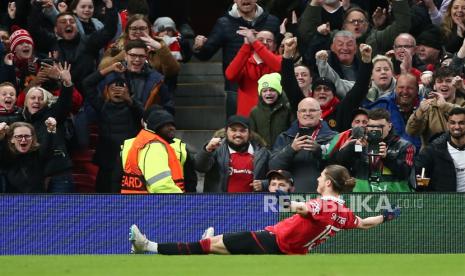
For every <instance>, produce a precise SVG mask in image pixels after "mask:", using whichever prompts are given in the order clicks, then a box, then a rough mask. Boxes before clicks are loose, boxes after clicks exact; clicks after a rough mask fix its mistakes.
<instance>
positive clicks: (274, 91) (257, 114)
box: [250, 73, 293, 148]
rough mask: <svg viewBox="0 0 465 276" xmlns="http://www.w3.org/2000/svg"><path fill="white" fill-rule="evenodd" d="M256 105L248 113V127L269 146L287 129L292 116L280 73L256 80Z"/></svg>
mask: <svg viewBox="0 0 465 276" xmlns="http://www.w3.org/2000/svg"><path fill="white" fill-rule="evenodd" d="M258 95H259V102H258V105H257V106H255V107H254V108H253V109H252V112H251V113H250V128H251V129H252V130H253V131H255V132H257V133H258V134H260V136H261V137H262V138H263V139H265V141H266V143H267V147H268V148H271V147H272V146H273V144H274V141H275V140H276V137H278V135H279V134H280V133H281V132H283V131H285V130H287V129H288V128H289V126H290V124H291V122H292V119H293V116H292V113H291V110H290V107H289V103H288V102H287V99H286V98H285V97H284V96H283V88H282V86H281V75H280V74H279V73H271V74H266V75H263V76H262V77H261V78H260V79H259V80H258Z"/></svg>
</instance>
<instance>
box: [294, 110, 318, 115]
mask: <svg viewBox="0 0 465 276" xmlns="http://www.w3.org/2000/svg"><path fill="white" fill-rule="evenodd" d="M320 111H321V109H299V110H297V112H299V113H303V114H305V113H315V112H320Z"/></svg>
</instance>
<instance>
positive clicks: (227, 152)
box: [195, 115, 270, 193]
mask: <svg viewBox="0 0 465 276" xmlns="http://www.w3.org/2000/svg"><path fill="white" fill-rule="evenodd" d="M269 158H270V153H269V151H268V150H267V149H266V148H265V147H263V146H262V145H259V144H258V143H256V142H255V141H252V134H251V131H250V122H249V119H248V118H245V117H243V116H239V115H234V116H231V117H229V119H228V121H227V125H226V137H225V138H224V139H222V138H219V137H214V138H212V139H211V140H210V141H209V142H208V143H207V145H206V146H205V147H203V148H202V150H201V151H199V152H198V153H197V155H196V156H195V169H196V170H197V171H199V172H203V173H205V184H204V192H230V193H231V192H252V191H253V189H252V186H251V185H250V184H251V183H252V182H253V181H254V180H256V179H265V176H266V173H267V172H268V162H269Z"/></svg>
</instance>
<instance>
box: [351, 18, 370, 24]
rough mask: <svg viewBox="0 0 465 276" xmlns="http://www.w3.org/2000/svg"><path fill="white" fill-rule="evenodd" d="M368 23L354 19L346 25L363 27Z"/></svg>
mask: <svg viewBox="0 0 465 276" xmlns="http://www.w3.org/2000/svg"><path fill="white" fill-rule="evenodd" d="M366 22H367V21H366V20H365V19H352V20H347V21H346V23H348V24H352V25H362V24H365V23H366Z"/></svg>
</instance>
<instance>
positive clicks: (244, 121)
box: [226, 115, 250, 128]
mask: <svg viewBox="0 0 465 276" xmlns="http://www.w3.org/2000/svg"><path fill="white" fill-rule="evenodd" d="M234 124H240V125H242V126H243V127H245V128H250V121H249V119H248V118H246V117H244V116H240V115H232V116H231V117H229V118H228V122H227V123H226V126H228V127H229V126H231V125H234Z"/></svg>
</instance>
